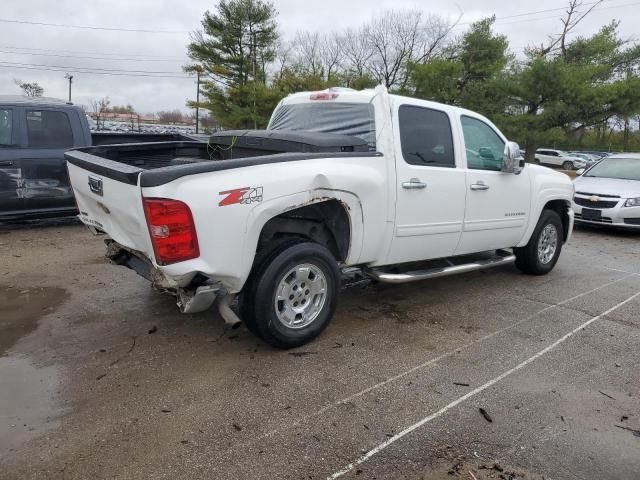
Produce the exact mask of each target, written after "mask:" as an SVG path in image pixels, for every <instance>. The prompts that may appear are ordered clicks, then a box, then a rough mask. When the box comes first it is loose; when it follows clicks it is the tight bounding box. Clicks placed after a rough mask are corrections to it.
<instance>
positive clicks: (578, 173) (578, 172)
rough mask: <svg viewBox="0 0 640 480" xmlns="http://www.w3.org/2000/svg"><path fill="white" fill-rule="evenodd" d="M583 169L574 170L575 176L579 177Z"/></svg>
mask: <svg viewBox="0 0 640 480" xmlns="http://www.w3.org/2000/svg"><path fill="white" fill-rule="evenodd" d="M584 171H585V169H584V168H579V169H578V170H576V175H578V176H580V175H582V174H583V173H584Z"/></svg>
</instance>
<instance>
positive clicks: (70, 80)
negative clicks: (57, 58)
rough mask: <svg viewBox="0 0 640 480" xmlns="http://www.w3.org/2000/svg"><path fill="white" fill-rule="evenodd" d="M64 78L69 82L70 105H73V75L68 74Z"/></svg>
mask: <svg viewBox="0 0 640 480" xmlns="http://www.w3.org/2000/svg"><path fill="white" fill-rule="evenodd" d="M64 78H66V79H67V80H69V103H71V82H73V75H71V74H70V73H67V74H66V75H65V76H64Z"/></svg>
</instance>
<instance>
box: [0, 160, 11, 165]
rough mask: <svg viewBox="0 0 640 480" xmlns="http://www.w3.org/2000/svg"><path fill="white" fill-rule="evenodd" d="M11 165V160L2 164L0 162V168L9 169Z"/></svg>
mask: <svg viewBox="0 0 640 480" xmlns="http://www.w3.org/2000/svg"><path fill="white" fill-rule="evenodd" d="M12 165H13V161H12V160H4V161H2V162H0V167H10V166H12Z"/></svg>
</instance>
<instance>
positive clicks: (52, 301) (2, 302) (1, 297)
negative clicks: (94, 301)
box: [0, 285, 68, 357]
mask: <svg viewBox="0 0 640 480" xmlns="http://www.w3.org/2000/svg"><path fill="white" fill-rule="evenodd" d="M67 296H68V294H67V292H66V290H65V289H64V288H58V287H37V288H21V287H12V286H6V285H0V357H1V356H4V355H5V354H6V353H7V351H8V350H9V349H10V348H11V347H13V345H15V343H16V342H17V341H18V340H19V339H20V338H22V337H23V336H25V335H27V334H29V333H31V332H32V331H33V330H35V329H36V327H37V326H38V320H40V318H42V317H43V316H45V315H47V314H49V313H51V312H53V311H54V310H55V309H56V308H58V306H60V304H62V302H63V301H64V300H65V299H66V298H67Z"/></svg>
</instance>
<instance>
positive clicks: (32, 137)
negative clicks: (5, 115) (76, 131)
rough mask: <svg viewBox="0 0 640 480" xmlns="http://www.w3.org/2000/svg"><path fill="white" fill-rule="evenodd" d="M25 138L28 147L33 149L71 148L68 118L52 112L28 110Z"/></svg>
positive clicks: (71, 136) (61, 113)
mask: <svg viewBox="0 0 640 480" xmlns="http://www.w3.org/2000/svg"><path fill="white" fill-rule="evenodd" d="M27 138H28V141H29V146H30V147H34V148H70V147H73V132H72V131H71V124H70V123H69V117H68V116H67V114H66V113H64V112H56V111H53V110H28V111H27Z"/></svg>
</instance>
